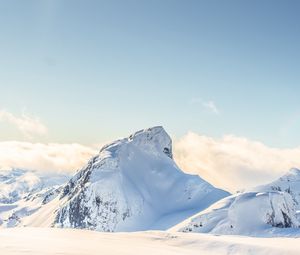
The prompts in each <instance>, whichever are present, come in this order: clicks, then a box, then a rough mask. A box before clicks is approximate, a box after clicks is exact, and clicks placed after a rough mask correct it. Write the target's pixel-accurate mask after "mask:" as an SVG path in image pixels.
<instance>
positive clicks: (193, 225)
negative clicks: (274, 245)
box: [172, 169, 300, 235]
mask: <svg viewBox="0 0 300 255" xmlns="http://www.w3.org/2000/svg"><path fill="white" fill-rule="evenodd" d="M299 188H300V171H299V170H298V169H292V170H290V171H289V172H288V173H287V174H286V175H284V176H282V177H281V178H279V179H278V180H276V181H274V182H272V183H270V184H266V185H262V186H259V187H256V188H252V189H251V190H249V191H245V192H242V193H237V194H235V195H232V196H229V197H226V198H224V199H222V200H220V201H218V202H217V203H215V204H214V205H212V206H211V207H209V208H208V209H206V210H204V211H202V212H200V213H198V214H196V215H195V216H192V217H191V218H189V219H187V220H185V221H183V222H182V223H180V224H178V225H177V226H175V227H174V228H172V230H176V231H182V232H198V233H213V234H243V235H262V234H266V233H272V232H274V231H275V232H278V233H280V232H282V233H284V232H285V231H284V230H282V231H279V229H284V228H299V226H300V222H299V220H298V218H297V209H298V208H299V202H298V201H299V191H300V189H299ZM278 228H279V229H278Z"/></svg>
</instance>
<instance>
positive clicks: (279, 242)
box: [0, 228, 300, 255]
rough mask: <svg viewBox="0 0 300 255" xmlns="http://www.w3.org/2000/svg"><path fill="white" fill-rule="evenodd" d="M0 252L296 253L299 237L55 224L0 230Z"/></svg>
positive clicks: (298, 247) (124, 254)
mask: <svg viewBox="0 0 300 255" xmlns="http://www.w3.org/2000/svg"><path fill="white" fill-rule="evenodd" d="M0 240H1V242H0V254H6V255H10V254H31V255H35V254H37V255H41V254H64V255H67V254H73V255H74V254H80V255H84V254H89V255H91V254H106V255H110V254H114V255H117V254H123V255H126V254H130V255H132V254H164V255H169V254H185V255H188V254H202V255H205V254H218V255H222V254H256V255H259V254H264V255H265V254H272V255H276V254H281V255H282V254H289V255H292V254H299V253H300V242H299V240H298V238H254V237H240V236H213V235H208V234H190V233H169V232H136V233H100V232H96V231H95V232H94V231H88V230H75V229H55V228H11V229H2V230H1V231H0Z"/></svg>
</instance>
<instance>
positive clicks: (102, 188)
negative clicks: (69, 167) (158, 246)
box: [24, 127, 229, 232]
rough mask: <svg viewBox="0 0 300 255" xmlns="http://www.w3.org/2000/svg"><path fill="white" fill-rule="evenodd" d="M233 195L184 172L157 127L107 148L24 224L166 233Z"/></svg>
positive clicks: (160, 128) (167, 140)
mask: <svg viewBox="0 0 300 255" xmlns="http://www.w3.org/2000/svg"><path fill="white" fill-rule="evenodd" d="M228 195H229V193H228V192H226V191H223V190H220V189H217V188H215V187H213V186H212V185H210V184H209V183H207V182H206V181H204V180H202V179H201V178H200V177H199V176H196V175H188V174H185V173H184V172H183V171H181V170H180V169H179V168H178V166H177V165H176V163H175V162H174V160H173V156H172V141H171V138H170V137H169V135H168V134H167V133H166V132H165V130H164V129H163V128H162V127H153V128H149V129H145V130H141V131H138V132H136V133H134V134H132V135H131V136H129V137H128V138H124V139H120V140H117V141H115V142H113V143H111V144H108V145H106V146H104V147H103V148H102V149H101V150H100V152H99V154H98V155H96V156H95V157H93V158H92V159H91V160H90V161H89V162H88V164H87V165H86V166H85V167H83V168H82V169H81V170H80V171H78V172H77V173H76V175H75V176H74V177H73V178H71V180H70V181H69V182H68V184H67V185H66V186H65V187H64V188H63V191H62V193H61V194H60V198H59V199H58V198H56V199H54V201H52V202H50V203H49V205H47V206H48V207H49V209H46V208H45V209H44V210H41V211H39V212H37V213H35V214H34V215H32V216H33V217H31V219H30V220H27V221H25V222H24V224H25V225H29V226H30V225H34V226H37V223H36V222H45V221H47V222H49V219H50V218H52V219H53V221H52V224H51V225H52V226H57V227H68V228H69V227H71V228H87V229H94V230H98V231H106V232H112V231H135V230H146V229H153V228H154V229H167V228H169V227H171V226H173V225H175V224H176V223H178V222H180V221H182V220H183V219H185V218H186V217H188V216H191V215H193V214H194V213H195V212H197V211H199V210H203V209H205V208H207V207H208V206H209V205H211V204H212V203H214V202H216V201H218V200H219V199H221V198H223V197H225V196H228ZM47 206H46V207H47ZM43 217H44V218H45V219H44V220H43Z"/></svg>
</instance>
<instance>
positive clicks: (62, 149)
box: [0, 141, 98, 172]
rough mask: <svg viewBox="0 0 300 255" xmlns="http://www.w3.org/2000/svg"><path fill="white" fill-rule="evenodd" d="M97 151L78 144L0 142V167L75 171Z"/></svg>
mask: <svg viewBox="0 0 300 255" xmlns="http://www.w3.org/2000/svg"><path fill="white" fill-rule="evenodd" d="M97 151H98V148H97V149H94V148H92V147H87V146H83V145H80V144H75V143H74V144H57V143H50V144H41V143H30V142H14V141H9V142H0V169H10V168H12V167H16V168H26V169H35V170H41V171H56V172H75V170H77V169H79V168H81V167H82V166H83V165H84V164H85V163H86V162H87V160H88V159H89V158H91V157H92V156H93V155H95V154H96V153H97Z"/></svg>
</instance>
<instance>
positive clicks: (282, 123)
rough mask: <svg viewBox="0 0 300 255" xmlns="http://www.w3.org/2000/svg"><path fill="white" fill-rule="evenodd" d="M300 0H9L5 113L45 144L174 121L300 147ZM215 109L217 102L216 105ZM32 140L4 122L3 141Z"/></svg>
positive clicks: (1, 58) (181, 127)
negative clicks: (38, 131)
mask: <svg viewBox="0 0 300 255" xmlns="http://www.w3.org/2000/svg"><path fill="white" fill-rule="evenodd" d="M299 13H300V1H283V0H282V1H264V0H263V1H261V0H260V1H258V0H257V1H255V0H254V1H243V0H240V1H230V0H229V1H221V0H219V1H211V0H210V1H200V0H198V1H175V0H169V1H168V0H164V1H161V0H157V1H142V0H139V1H138V0H136V1H126V0H122V1H121V0H120V1H112V0H110V1H108V0H107V1H76V0H69V1H63V0H48V1H38V0H37V1H30V0H28V1H14V0H10V1H1V8H0V31H1V36H0V88H1V93H0V109H6V110H7V111H8V112H10V113H12V114H13V115H15V116H21V114H22V111H25V112H26V113H28V114H30V115H32V116H37V117H38V118H39V119H40V121H41V122H42V123H43V124H44V125H45V126H46V127H47V128H48V134H47V135H45V136H39V137H36V138H34V140H35V141H41V142H80V143H84V144H91V143H97V142H100V141H107V140H111V139H113V138H116V137H119V136H124V135H127V134H128V133H131V132H133V131H135V130H137V129H140V128H144V127H148V126H153V125H163V126H165V128H166V129H167V131H169V133H170V134H171V135H172V136H175V137H180V136H182V135H183V134H185V133H186V132H187V131H190V130H191V131H194V132H197V133H199V134H205V135H209V136H213V137H221V136H222V135H225V134H234V135H238V136H243V137H247V138H249V139H255V140H259V141H262V142H264V143H266V144H268V145H271V146H276V147H289V146H299V145H300V132H299V130H300V100H299V96H300V15H299ZM214 107H215V108H214ZM24 139H25V140H26V139H28V138H27V137H24V136H22V134H20V132H18V131H17V130H14V128H13V127H12V126H11V125H9V124H7V123H5V121H2V122H0V140H1V141H3V140H24Z"/></svg>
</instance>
